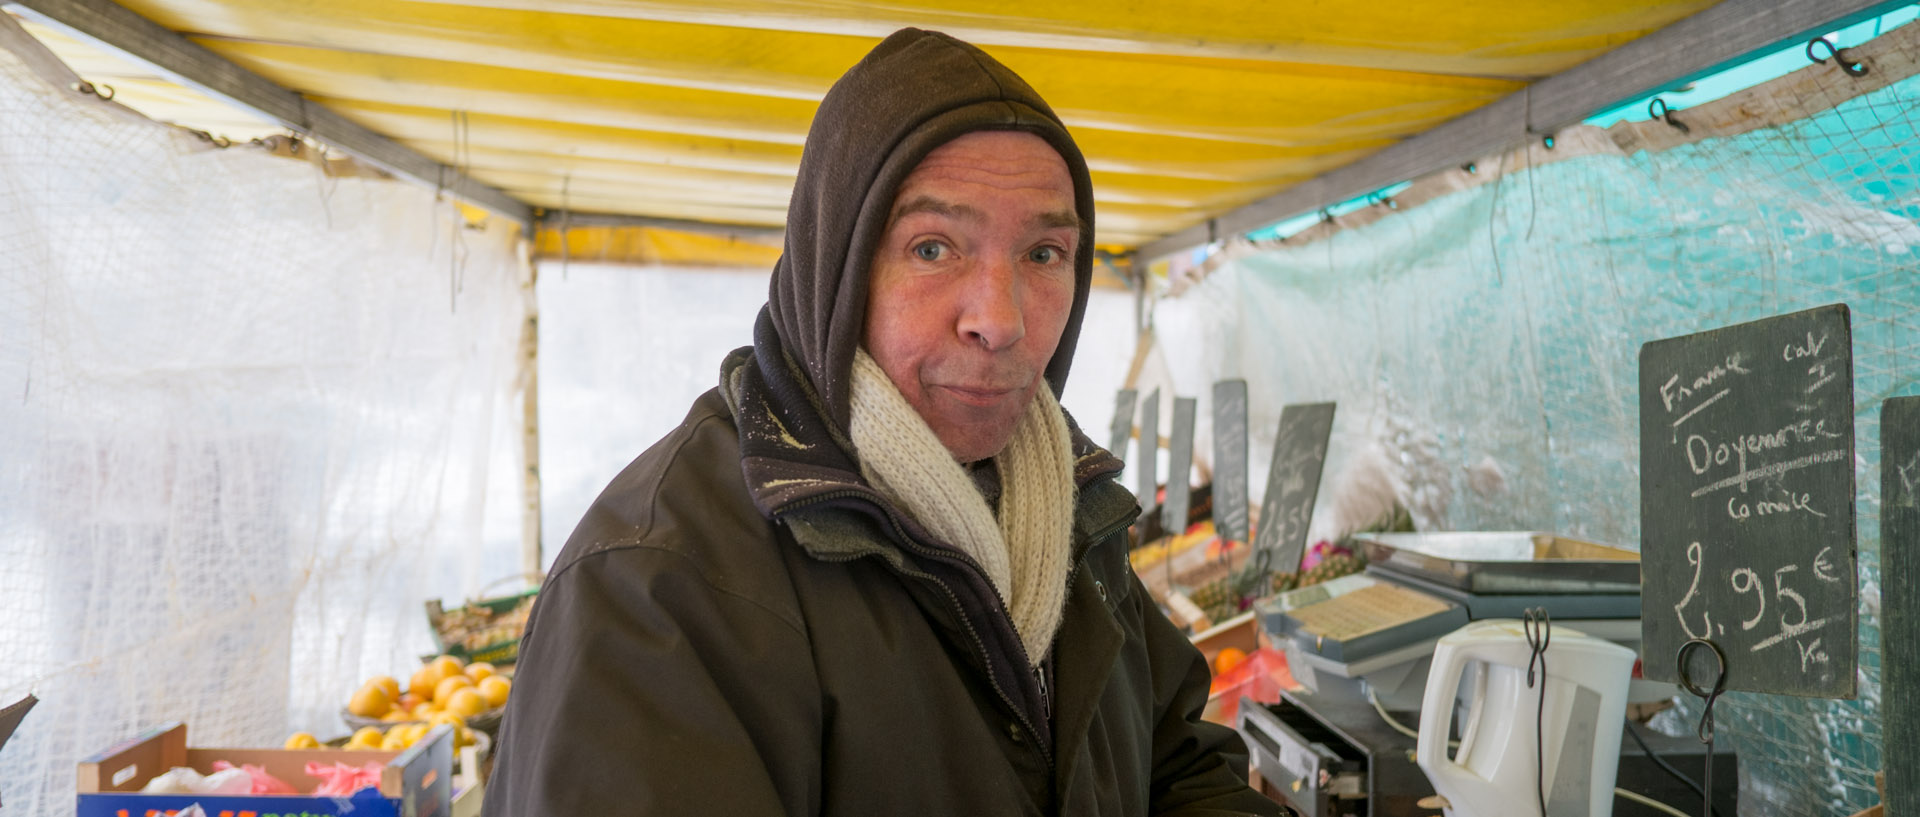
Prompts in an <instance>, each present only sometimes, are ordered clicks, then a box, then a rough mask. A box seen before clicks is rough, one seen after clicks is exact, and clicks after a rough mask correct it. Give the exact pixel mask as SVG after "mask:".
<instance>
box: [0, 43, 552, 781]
mask: <svg viewBox="0 0 1920 817" xmlns="http://www.w3.org/2000/svg"><path fill="white" fill-rule="evenodd" d="M463 225H464V222H463V221H461V219H460V216H459V214H458V213H457V212H456V211H455V209H454V208H453V207H452V206H451V205H449V204H446V203H443V202H439V201H436V199H435V196H434V195H433V193H432V191H428V190H422V189H420V188H418V187H415V186H411V185H407V184H402V183H398V182H391V181H381V180H373V179H364V178H361V179H355V178H329V177H327V176H325V175H324V174H322V173H321V172H320V171H319V170H318V169H317V167H316V166H314V165H312V164H308V163H304V162H299V161H291V160H288V159H285V158H278V157H274V156H269V155H266V154H265V153H264V152H261V151H258V150H254V149H251V148H248V147H246V146H237V147H234V148H231V149H227V150H218V149H213V148H211V147H210V146H209V145H208V144H206V143H205V142H202V141H200V140H198V139H195V138H194V137H192V136H190V135H187V134H184V133H182V132H180V131H176V130H173V129H170V128H167V127H164V126H160V125H156V124H153V123H150V122H147V121H144V120H141V119H139V118H137V117H134V116H129V115H127V114H126V113H125V112H124V111H116V110H114V109H113V108H112V107H111V106H110V105H109V104H108V103H104V102H101V101H100V100H98V99H95V98H92V97H82V96H78V95H76V94H73V93H71V92H68V91H66V90H63V89H57V88H54V87H52V86H50V85H47V84H45V83H43V82H42V81H41V80H39V79H38V78H37V77H36V76H34V75H32V74H30V73H27V72H26V71H25V70H24V69H23V68H22V67H21V65H20V64H19V63H18V62H16V61H15V59H14V57H13V56H12V55H10V54H8V53H7V52H5V51H0V247H4V248H5V249H4V251H0V702H11V701H12V700H15V699H17V698H19V697H21V696H22V695H25V694H26V693H28V692H32V693H34V694H36V695H38V696H39V697H40V698H41V699H42V703H41V704H40V706H39V707H38V708H36V709H35V710H34V711H33V712H32V713H31V714H29V715H28V716H27V718H26V721H25V722H24V724H23V725H22V727H21V731H20V732H19V733H18V734H16V735H15V736H14V738H13V740H12V741H11V742H10V743H9V744H8V745H7V746H6V748H5V750H4V751H0V799H3V800H4V802H5V805H6V809H7V813H8V814H9V815H13V814H19V815H43V814H71V813H72V811H73V808H74V800H73V796H74V780H75V768H74V764H75V763H76V761H77V760H79V759H80V758H81V757H84V756H86V755H89V754H92V753H94V752H97V751H100V750H102V749H105V748H107V747H108V746H110V745H112V744H113V743H116V742H118V741H121V740H124V739H126V738H127V737H129V736H132V735H134V734H137V733H139V732H141V731H143V730H146V729H149V728H151V727H153V726H155V725H158V724H161V723H165V722H168V721H176V720H178V721H184V722H186V723H187V725H188V734H189V739H190V741H191V742H192V743H193V744H195V745H211V746H277V745H279V743H280V742H281V740H283V739H284V738H285V736H286V735H287V733H288V732H289V731H292V730H295V729H303V730H309V731H313V732H315V733H318V734H319V735H320V736H321V737H323V738H324V737H328V736H331V735H338V734H344V733H345V732H346V731H347V730H346V728H345V726H344V725H343V724H342V723H341V721H340V719H339V715H338V713H339V709H340V707H341V706H343V705H344V704H345V702H346V699H347V697H348V696H349V695H350V694H351V693H352V691H353V690H354V688H355V687H356V686H357V684H358V683H359V682H360V681H361V680H363V679H364V678H365V677H367V676H370V675H374V674H394V675H401V676H402V677H404V672H405V671H407V670H410V669H412V667H413V666H415V664H416V663H417V660H418V656H419V655H420V654H421V653H422V652H425V651H427V650H430V649H431V643H430V640H429V638H428V634H427V629H426V622H425V617H424V614H423V611H422V609H421V602H422V601H423V600H424V599H428V598H434V597H445V598H450V599H459V598H461V597H463V596H465V595H467V594H469V593H473V592H475V591H477V590H479V589H480V588H481V587H483V586H484V585H486V584H487V583H488V582H490V581H492V580H494V579H497V578H500V577H502V576H509V575H512V574H514V573H515V572H516V571H517V570H518V569H519V511H518V508H519V505H520V496H521V494H520V474H519V465H518V460H519V451H520V447H519V428H520V417H519V406H520V401H519V397H518V394H517V383H518V380H519V365H518V359H517V344H518V340H519V333H520V331H521V324H522V321H523V319H524V315H525V310H526V308H527V305H526V302H525V294H524V293H523V290H522V286H521V282H522V281H523V280H524V278H525V269H526V266H525V264H524V263H523V262H522V260H521V253H520V251H519V249H518V246H517V242H518V239H517V238H516V237H515V233H514V228H513V227H512V226H511V225H506V224H501V223H498V221H497V220H496V221H495V222H494V223H491V224H487V225H485V226H482V227H468V226H463Z"/></svg>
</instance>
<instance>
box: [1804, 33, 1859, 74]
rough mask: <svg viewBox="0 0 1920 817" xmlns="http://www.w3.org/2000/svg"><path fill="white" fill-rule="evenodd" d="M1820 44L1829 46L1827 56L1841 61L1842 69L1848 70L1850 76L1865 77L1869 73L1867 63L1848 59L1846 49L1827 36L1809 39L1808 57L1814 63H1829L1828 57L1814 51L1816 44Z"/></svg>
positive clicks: (1835, 60)
mask: <svg viewBox="0 0 1920 817" xmlns="http://www.w3.org/2000/svg"><path fill="white" fill-rule="evenodd" d="M1820 45H1824V46H1826V47H1827V56H1828V57H1831V58H1833V61H1834V62H1837V63H1839V64H1840V70H1842V71H1845V72H1847V74H1848V75H1849V76H1855V77H1864V76H1866V75H1867V66H1866V64H1864V63H1862V62H1860V61H1858V60H1850V59H1847V56H1846V53H1845V51H1846V50H1845V49H1841V48H1835V47H1834V45H1833V43H1831V42H1828V41H1827V38H1825V37H1815V38H1813V39H1811V40H1808V41H1807V59H1810V60H1813V64H1814V65H1826V64H1827V60H1826V58H1824V57H1819V56H1816V55H1815V54H1814V53H1813V50H1814V46H1820Z"/></svg>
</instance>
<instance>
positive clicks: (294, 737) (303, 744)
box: [282, 732, 320, 749]
mask: <svg viewBox="0 0 1920 817" xmlns="http://www.w3.org/2000/svg"><path fill="white" fill-rule="evenodd" d="M282 748H286V749H318V748H320V741H319V740H317V739H315V738H314V736H313V733H312V732H295V733H293V734H291V735H288V736H287V742H286V744H284V746H283V747H282Z"/></svg>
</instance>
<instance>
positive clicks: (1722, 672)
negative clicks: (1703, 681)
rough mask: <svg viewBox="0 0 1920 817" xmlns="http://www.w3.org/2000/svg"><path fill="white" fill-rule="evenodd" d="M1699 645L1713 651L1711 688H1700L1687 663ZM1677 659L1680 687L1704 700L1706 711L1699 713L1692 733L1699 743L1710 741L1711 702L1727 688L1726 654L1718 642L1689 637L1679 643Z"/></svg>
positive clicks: (1711, 733)
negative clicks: (1689, 655)
mask: <svg viewBox="0 0 1920 817" xmlns="http://www.w3.org/2000/svg"><path fill="white" fill-rule="evenodd" d="M1699 647H1706V648H1707V649H1708V650H1710V651H1712V653H1713V661H1714V666H1715V669H1714V673H1713V688H1712V689H1711V690H1703V689H1701V688H1700V684H1699V682H1697V681H1696V680H1695V679H1694V677H1693V672H1692V670H1691V667H1692V665H1691V664H1689V663H1687V656H1688V654H1689V653H1691V652H1692V651H1693V650H1695V649H1697V648H1699ZM1679 661H1680V688H1681V689H1684V690H1686V691H1687V692H1688V693H1689V694H1692V695H1695V696H1698V697H1699V698H1701V699H1702V700H1704V701H1705V702H1706V711H1705V712H1703V713H1701V715H1700V726H1699V728H1697V729H1695V730H1694V734H1695V735H1697V736H1699V738H1700V742H1701V743H1712V742H1713V704H1714V701H1715V700H1717V699H1719V697H1720V693H1722V692H1725V691H1726V690H1727V655H1726V653H1723V652H1721V651H1720V645H1718V644H1715V643H1713V642H1711V641H1708V640H1706V639H1704V638H1690V639H1687V643H1685V644H1681V645H1680V658H1679Z"/></svg>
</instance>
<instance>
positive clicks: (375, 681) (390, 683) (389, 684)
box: [362, 675, 400, 701]
mask: <svg viewBox="0 0 1920 817" xmlns="http://www.w3.org/2000/svg"><path fill="white" fill-rule="evenodd" d="M362 686H377V687H379V688H381V689H384V690H386V691H387V700H389V701H397V700H400V682H399V681H396V680H394V678H393V676H391V675H375V676H373V677H372V678H368V679H367V682H366V683H365V684H362Z"/></svg>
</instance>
